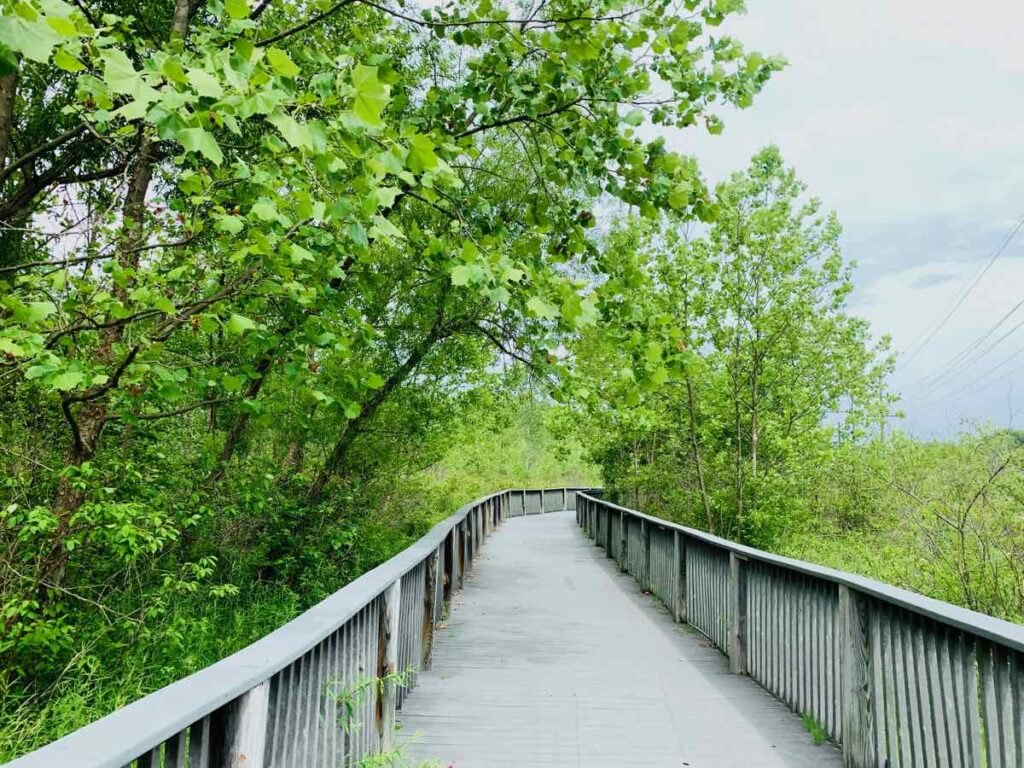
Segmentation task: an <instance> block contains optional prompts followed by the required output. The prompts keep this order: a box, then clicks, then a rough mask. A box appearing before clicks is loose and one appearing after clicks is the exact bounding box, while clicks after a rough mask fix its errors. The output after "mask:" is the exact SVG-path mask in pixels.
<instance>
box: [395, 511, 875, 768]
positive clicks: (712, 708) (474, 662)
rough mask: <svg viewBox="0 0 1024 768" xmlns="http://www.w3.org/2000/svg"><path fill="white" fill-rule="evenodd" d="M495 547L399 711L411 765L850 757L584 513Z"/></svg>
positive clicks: (775, 767) (810, 765)
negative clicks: (810, 732) (693, 627)
mask: <svg viewBox="0 0 1024 768" xmlns="http://www.w3.org/2000/svg"><path fill="white" fill-rule="evenodd" d="M638 530H639V529H638ZM656 537H657V533H656V532H655V531H653V530H652V539H653V538H656ZM636 541H637V538H636V537H635V534H634V538H633V539H631V542H632V543H634V544H635V543H636ZM666 541H667V543H668V546H666V547H664V549H665V551H667V552H671V550H672V547H671V541H669V540H667V539H666ZM657 544H658V542H657V541H652V559H653V558H654V557H655V555H656V551H657V550H656V547H657ZM489 547H490V548H489V550H488V556H487V559H486V560H481V561H480V563H479V564H478V570H477V572H476V573H475V574H474V578H473V579H472V580H471V581H470V582H469V584H468V586H467V590H466V592H465V594H464V595H463V600H462V601H461V605H460V607H459V608H458V610H456V611H455V612H454V613H453V615H452V619H451V622H450V626H449V628H448V629H445V630H442V631H439V632H438V633H437V638H436V645H435V650H434V669H433V671H432V672H430V673H428V674H424V675H422V676H421V679H420V685H419V687H418V688H417V689H416V692H415V695H412V696H410V697H409V698H408V699H407V700H406V702H405V704H404V705H403V707H402V710H401V712H400V713H399V720H400V722H401V725H402V727H401V730H400V731H399V733H400V734H402V740H403V741H406V740H407V741H408V745H407V746H406V747H405V748H404V754H403V758H404V760H405V763H404V764H406V765H416V766H419V765H440V766H448V765H454V766H456V768H458V767H459V766H465V768H470V767H471V766H472V767H475V768H480V767H484V768H513V766H515V768H519V767H520V766H524V767H525V766H543V767H544V768H562V767H563V766H564V767H565V768H568V767H569V766H573V767H574V768H579V767H580V766H584V767H585V768H623V767H624V766H636V767H638V768H639V766H658V767H662V766H663V767H665V768H682V767H683V766H685V765H687V764H689V765H691V766H704V768H729V767H730V766H735V767H736V768H838V766H840V765H841V757H840V754H839V750H838V749H836V748H835V747H834V746H832V745H828V744H825V745H821V746H815V745H814V744H813V743H812V741H811V739H810V738H809V737H808V736H807V733H806V731H805V730H804V729H803V726H802V725H801V724H800V719H799V717H797V716H796V715H794V714H793V713H791V712H790V711H789V710H788V708H787V707H786V706H785V705H783V704H782V703H780V702H778V701H774V700H772V699H771V698H770V697H769V696H768V695H767V694H766V693H765V692H764V691H763V690H761V689H760V688H759V687H758V686H757V685H756V684H755V683H753V682H752V681H750V680H746V679H744V678H743V677H729V676H727V675H726V672H727V669H728V664H727V661H726V659H725V657H724V656H722V655H720V654H719V653H717V652H716V651H714V650H712V649H711V648H709V647H708V645H707V643H706V641H705V640H704V639H703V638H702V637H700V636H699V635H697V634H696V633H693V632H682V631H678V625H676V624H674V623H673V621H672V617H671V615H670V614H669V613H668V612H666V611H664V610H662V609H661V608H660V607H659V606H656V605H655V604H654V601H652V600H650V599H649V598H647V597H645V596H643V595H641V594H640V593H639V592H638V590H637V589H636V584H635V582H634V581H633V580H632V579H627V578H624V577H623V576H622V575H621V574H620V573H618V571H617V569H616V568H615V565H614V564H613V563H612V562H610V561H609V560H607V559H606V558H605V557H604V555H603V553H601V552H599V551H598V550H596V549H595V548H594V547H593V546H591V544H590V542H589V541H588V540H587V538H586V537H585V536H584V535H583V534H582V532H581V531H578V530H577V529H576V528H575V526H574V525H573V515H572V512H569V513H567V514H563V515H559V514H558V513H555V514H553V515H549V516H548V517H546V518H543V519H542V518H538V517H533V518H530V517H527V518H522V519H518V520H515V521H513V524H511V525H509V526H508V527H507V528H506V529H505V530H503V531H502V535H501V536H500V537H497V538H495V539H494V541H493V542H491V544H490V545H489ZM726 572H727V569H726ZM510 576H511V578H510ZM506 627H508V628H511V629H510V630H509V631H504V630H505V628H506ZM674 627H675V629H674ZM624 652H626V655H625V656H624ZM481 702H486V704H483V705H482V704H481ZM893 768H895V767H893Z"/></svg>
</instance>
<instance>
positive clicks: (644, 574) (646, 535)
mask: <svg viewBox="0 0 1024 768" xmlns="http://www.w3.org/2000/svg"><path fill="white" fill-rule="evenodd" d="M640 535H641V537H642V538H641V541H642V544H641V546H642V547H643V559H642V561H641V564H640V574H641V575H640V579H639V581H640V586H641V587H643V588H644V589H646V590H650V589H651V524H650V523H649V522H647V521H646V520H644V521H643V522H642V523H641V525H640Z"/></svg>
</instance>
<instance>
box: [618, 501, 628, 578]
mask: <svg viewBox="0 0 1024 768" xmlns="http://www.w3.org/2000/svg"><path fill="white" fill-rule="evenodd" d="M628 521H629V518H628V517H626V513H625V512H622V511H620V512H619V570H620V571H626V570H628V569H629V528H628V527H627V526H628V525H629V522H628Z"/></svg>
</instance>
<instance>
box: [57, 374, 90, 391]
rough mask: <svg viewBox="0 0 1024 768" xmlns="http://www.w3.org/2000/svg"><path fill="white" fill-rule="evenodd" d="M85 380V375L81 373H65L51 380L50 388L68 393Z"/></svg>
mask: <svg viewBox="0 0 1024 768" xmlns="http://www.w3.org/2000/svg"><path fill="white" fill-rule="evenodd" d="M83 378H84V374H83V373H82V372H81V371H64V373H58V374H57V375H56V376H54V377H53V379H51V381H50V386H52V387H53V388H54V389H57V390H60V391H61V392H67V391H68V390H70V389H74V388H75V387H77V386H78V385H79V384H81V383H82V379H83Z"/></svg>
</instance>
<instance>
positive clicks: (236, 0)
mask: <svg viewBox="0 0 1024 768" xmlns="http://www.w3.org/2000/svg"><path fill="white" fill-rule="evenodd" d="M224 10H225V11H227V12H228V16H230V17H231V18H232V19H246V18H248V17H249V3H247V2H246V0H224Z"/></svg>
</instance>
